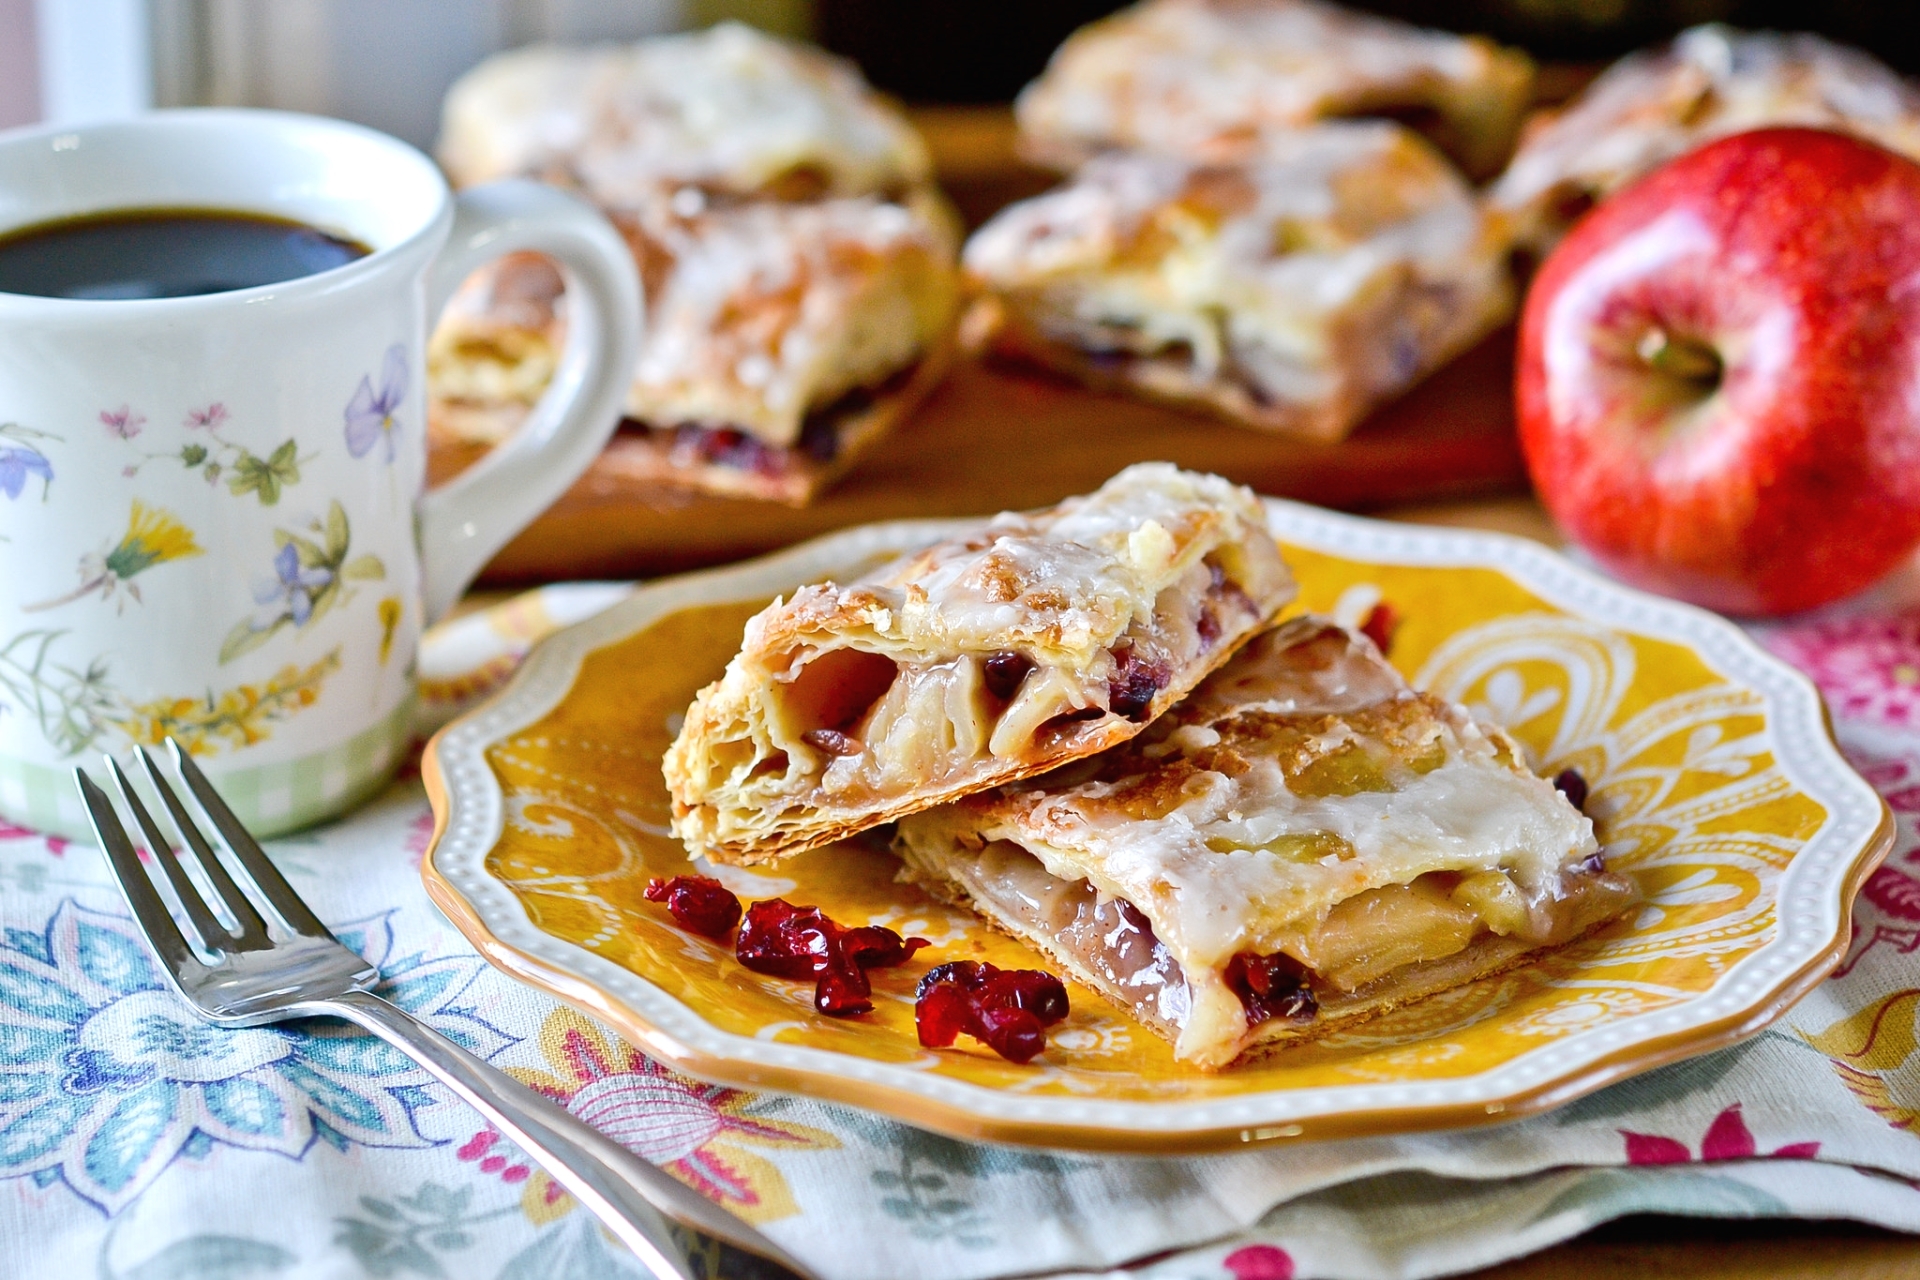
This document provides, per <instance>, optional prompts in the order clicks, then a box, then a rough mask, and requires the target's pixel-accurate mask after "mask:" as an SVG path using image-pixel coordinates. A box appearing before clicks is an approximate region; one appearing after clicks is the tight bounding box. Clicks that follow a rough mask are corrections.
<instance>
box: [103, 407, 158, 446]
mask: <svg viewBox="0 0 1920 1280" xmlns="http://www.w3.org/2000/svg"><path fill="white" fill-rule="evenodd" d="M146 424H147V415H146V414H144V413H137V412H135V411H134V410H133V408H132V407H131V406H129V405H124V404H123V405H121V406H120V407H119V408H118V409H102V410H101V411H100V425H101V426H103V427H105V428H106V429H107V434H108V435H113V436H118V437H120V439H122V440H131V439H133V438H134V437H135V436H137V435H139V434H140V428H142V427H144V426H145V425H146Z"/></svg>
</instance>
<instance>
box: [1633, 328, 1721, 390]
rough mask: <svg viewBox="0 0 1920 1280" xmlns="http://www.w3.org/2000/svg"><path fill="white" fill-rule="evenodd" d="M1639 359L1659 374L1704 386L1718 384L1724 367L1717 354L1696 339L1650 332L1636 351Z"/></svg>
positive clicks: (1656, 330)
mask: <svg viewBox="0 0 1920 1280" xmlns="http://www.w3.org/2000/svg"><path fill="white" fill-rule="evenodd" d="M1636 350H1637V351H1638V353H1639V356H1640V358H1641V359H1642V360H1644V361H1646V362H1647V364H1648V365H1649V366H1651V367H1652V368H1653V369H1655V370H1656V371H1658V372H1660V373H1664V374H1666V375H1667V376H1669V377H1673V378H1680V379H1683V380H1685V381H1687V382H1697V383H1700V384H1701V385H1703V386H1706V387H1712V386H1715V385H1717V384H1718V383H1719V381H1720V374H1721V371H1722V369H1723V367H1724V366H1723V365H1722V364H1721V362H1720V353H1719V352H1717V351H1715V350H1714V349H1713V348H1712V347H1710V346H1708V345H1707V344H1706V343H1704V342H1702V341H1700V340H1699V339H1698V338H1688V337H1683V336H1681V335H1679V334H1674V333H1668V332H1667V331H1666V330H1665V329H1659V328H1655V329H1649V330H1647V332H1646V333H1645V335H1644V336H1642V337H1641V339H1640V344H1639V346H1638V347H1637V348H1636Z"/></svg>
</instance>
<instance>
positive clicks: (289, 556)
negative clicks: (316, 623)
mask: <svg viewBox="0 0 1920 1280" xmlns="http://www.w3.org/2000/svg"><path fill="white" fill-rule="evenodd" d="M273 576H274V580H273V581H272V582H270V583H262V584H261V585H260V586H257V587H255V588H254V590H253V598H254V600H255V601H256V602H257V603H259V604H264V605H272V606H275V608H274V610H273V618H278V617H280V616H281V614H282V609H281V608H280V606H285V609H284V612H285V613H286V614H287V615H289V616H291V617H292V618H293V625H294V626H296V627H304V626H306V625H307V619H308V618H311V617H312V616H313V596H314V593H315V592H316V591H318V590H320V588H322V587H324V586H326V585H327V584H328V583H329V582H332V581H333V570H331V569H326V568H317V567H316V568H312V569H307V568H303V567H301V564H300V553H299V552H298V551H297V550H295V548H294V545H293V544H292V543H291V542H289V543H288V544H287V545H286V546H284V547H281V548H280V551H279V553H278V554H277V555H275V556H274V557H273ZM269 621H271V619H270V620H269Z"/></svg>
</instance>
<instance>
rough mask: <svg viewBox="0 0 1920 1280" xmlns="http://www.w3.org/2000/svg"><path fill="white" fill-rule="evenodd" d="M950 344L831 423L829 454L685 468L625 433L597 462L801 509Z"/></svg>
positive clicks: (901, 415)
mask: <svg viewBox="0 0 1920 1280" xmlns="http://www.w3.org/2000/svg"><path fill="white" fill-rule="evenodd" d="M953 354H954V343H953V340H952V338H951V337H943V338H942V339H940V340H939V341H938V342H936V343H935V344H934V345H932V346H930V347H929V348H928V349H927V350H926V351H924V352H922V353H921V355H920V358H919V359H918V360H917V361H915V362H914V364H913V365H912V366H911V368H912V373H911V374H910V375H909V376H908V377H907V378H906V380H905V381H904V382H902V383H900V385H898V386H896V387H894V388H893V389H891V390H889V391H884V392H881V393H880V394H879V395H877V396H875V397H874V399H873V402H872V403H871V404H869V405H868V406H867V407H865V408H864V409H861V410H859V411H857V412H855V413H851V414H848V415H847V416H845V417H843V418H841V419H839V420H838V421H836V422H835V424H834V434H835V438H836V449H835V453H834V456H833V458H832V459H831V460H829V461H826V462H821V461H818V460H816V459H814V458H812V457H810V456H809V455H807V454H805V453H804V452H802V451H801V450H798V449H790V450H788V451H787V452H788V453H789V454H790V455H792V469H791V470H789V471H788V472H787V473H786V474H784V475H777V476H768V475H762V474H760V473H758V472H755V471H751V470H748V469H746V468H743V467H730V466H726V465H724V464H722V463H702V464H696V465H693V466H686V465H682V464H680V463H677V462H674V461H673V460H672V457H671V450H672V442H671V439H670V438H669V437H666V436H664V435H661V436H655V435H652V434H641V433H638V432H634V433H627V432H622V433H620V434H619V435H616V436H615V437H614V438H613V439H612V440H611V441H609V442H608V444H607V450H606V452H605V454H603V455H602V457H601V459H600V461H599V462H598V463H596V464H595V466H596V470H597V471H598V473H599V474H600V475H601V476H602V477H607V478H612V479H617V480H619V481H621V482H622V483H627V484H634V485H649V486H651V485H665V486H671V487H675V488H680V489H691V490H694V491H696V492H699V493H709V494H715V495H718V496H721V497H729V498H754V499H758V500H761V501H765V502H784V503H786V504H787V505H788V506H792V507H804V506H806V505H807V504H808V503H810V502H812V501H813V499H814V498H816V497H817V496H819V494H820V493H821V492H822V491H824V490H825V489H827V488H828V487H829V486H830V485H832V484H833V483H834V482H835V481H837V480H838V479H839V478H840V477H841V476H843V475H845V474H846V473H847V472H848V471H851V470H852V469H853V467H854V465H855V464H856V463H858V462H859V461H860V460H861V459H862V458H863V457H865V456H866V455H867V454H868V453H871V452H872V450H873V447H874V446H875V445H876V444H878V443H879V442H880V441H881V440H883V439H885V438H886V437H887V436H888V435H889V434H890V433H891V432H893V431H894V430H895V429H896V428H897V427H898V426H899V425H900V424H901V423H902V422H903V421H905V420H906V418H907V416H908V415H909V414H911V413H912V412H913V411H914V410H915V409H916V408H918V407H919V406H920V403H921V402H922V401H923V400H925V399H926V398H927V396H928V395H930V394H931V393H932V392H933V389H934V388H935V387H937V386H938V385H939V384H940V382H941V380H942V379H944V378H945V377H946V376H947V371H948V370H949V369H950V368H952V366H953Z"/></svg>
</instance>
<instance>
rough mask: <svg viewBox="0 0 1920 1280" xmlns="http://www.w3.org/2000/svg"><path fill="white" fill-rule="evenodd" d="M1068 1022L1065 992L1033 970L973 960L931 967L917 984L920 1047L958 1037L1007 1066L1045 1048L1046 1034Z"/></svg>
mask: <svg viewBox="0 0 1920 1280" xmlns="http://www.w3.org/2000/svg"><path fill="white" fill-rule="evenodd" d="M1066 1016H1067V989H1066V987H1065V985H1064V984H1062V983H1061V981H1060V979H1058V978H1056V977H1054V976H1053V975H1052V974H1050V973H1044V972H1041V971H1040V970H1037V969H999V968H996V967H995V966H993V965H990V964H986V963H983V962H981V961H978V960H953V961H949V962H948V963H946V964H942V965H936V966H935V967H934V968H932V969H930V970H928V971H927V974H926V976H925V977H923V978H922V979H921V980H920V990H919V995H918V999H917V1000H916V1001H915V1004H914V1021H915V1024H916V1025H917V1027H918V1028H919V1032H920V1043H921V1044H923V1045H927V1046H928V1047H930V1048H941V1047H944V1046H946V1045H950V1044H952V1043H953V1042H954V1038H955V1037H956V1036H958V1035H959V1034H960V1033H961V1032H962V1031H965V1032H966V1033H967V1034H969V1035H971V1036H973V1037H974V1038H975V1039H978V1040H983V1041H985V1042H986V1044H987V1047H988V1048H990V1049H992V1050H993V1051H994V1052H995V1053H997V1054H999V1055H1000V1056H1001V1057H1003V1058H1006V1059H1007V1060H1008V1061H1010V1062H1029V1061H1031V1060H1032V1059H1033V1057H1034V1055H1035V1054H1037V1053H1039V1052H1040V1051H1041V1050H1042V1049H1044V1048H1046V1044H1047V1035H1046V1028H1047V1027H1048V1026H1051V1025H1052V1024H1053V1023H1056V1022H1058V1021H1060V1020H1061V1019H1062V1018H1064V1017H1066Z"/></svg>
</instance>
